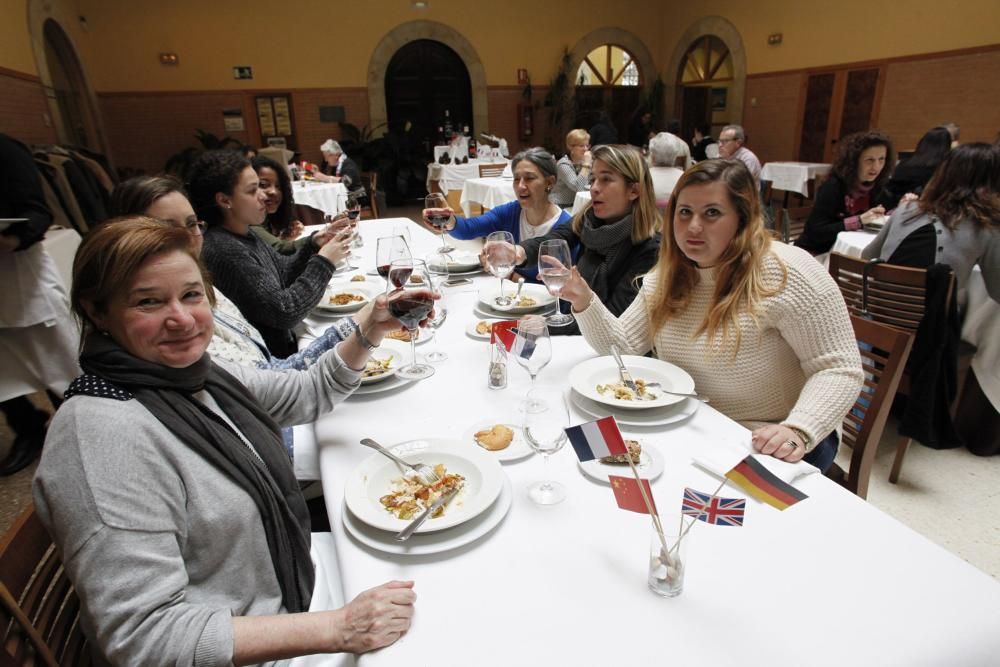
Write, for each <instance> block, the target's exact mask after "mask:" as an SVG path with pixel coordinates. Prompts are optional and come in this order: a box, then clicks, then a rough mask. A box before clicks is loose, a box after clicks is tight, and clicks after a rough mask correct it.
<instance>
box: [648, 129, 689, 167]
mask: <svg viewBox="0 0 1000 667" xmlns="http://www.w3.org/2000/svg"><path fill="white" fill-rule="evenodd" d="M683 146H684V140H683V139H681V138H680V137H678V136H677V135H675V134H670V133H669V132H660V133H659V134H657V135H656V136H655V137H653V138H652V139H650V140H649V160H650V163H651V164H652V165H653V166H654V167H675V166H677V158H678V157H680V156H681V155H682V154H683V153H684V147H683Z"/></svg>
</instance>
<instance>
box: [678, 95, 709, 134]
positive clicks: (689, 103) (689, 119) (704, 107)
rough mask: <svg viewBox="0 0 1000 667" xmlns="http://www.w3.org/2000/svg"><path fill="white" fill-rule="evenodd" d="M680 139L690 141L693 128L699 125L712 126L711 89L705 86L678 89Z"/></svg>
mask: <svg viewBox="0 0 1000 667" xmlns="http://www.w3.org/2000/svg"><path fill="white" fill-rule="evenodd" d="M680 93H681V94H680V96H679V97H680V104H679V105H678V106H679V107H680V114H679V115H680V118H681V138H682V139H684V140H685V141H690V140H691V137H693V136H694V128H695V127H697V126H698V125H699V124H700V123H708V124H709V125H711V124H712V111H711V109H710V102H709V100H710V98H711V93H712V89H711V88H709V87H707V86H681V88H680Z"/></svg>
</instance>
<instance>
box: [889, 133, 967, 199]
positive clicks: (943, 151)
mask: <svg viewBox="0 0 1000 667" xmlns="http://www.w3.org/2000/svg"><path fill="white" fill-rule="evenodd" d="M950 150H951V134H949V133H948V130H946V129H945V128H943V127H934V128H931V129H930V130H928V131H927V132H926V133H925V134H924V136H922V137H920V141H918V142H917V148H916V150H914V151H913V155H911V156H910V157H908V158H906V159H905V160H903V161H902V162H900V163H899V164H898V165H896V168H895V169H893V170H892V176H890V177H889V181H888V182H887V183H886V184H885V189H883V191H882V196H881V198H880V199H879V204H881V205H882V207H883V208H885V210H886V211H891V210H893V209H894V208H896V207H897V206H899V202H900V201H901V200H902V199H903V198H904V197H906V195H912V196H918V195H920V193H921V192H923V190H924V186H926V185H927V182H928V181H929V180H931V176H933V175H934V172H935V171H936V170H937V168H938V165H940V164H941V162H942V161H944V158H945V156H946V155H948V151H950Z"/></svg>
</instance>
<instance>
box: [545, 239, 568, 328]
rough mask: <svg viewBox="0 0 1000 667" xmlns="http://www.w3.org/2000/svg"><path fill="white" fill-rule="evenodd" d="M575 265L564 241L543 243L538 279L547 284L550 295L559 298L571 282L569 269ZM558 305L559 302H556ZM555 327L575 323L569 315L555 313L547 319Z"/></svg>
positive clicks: (554, 240)
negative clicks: (566, 285)
mask: <svg viewBox="0 0 1000 667" xmlns="http://www.w3.org/2000/svg"><path fill="white" fill-rule="evenodd" d="M572 264H573V256H572V255H571V254H570V252H569V244H568V243H566V241H565V240H564V239H552V240H550V241H542V245H541V246H539V248H538V277H539V278H541V280H542V282H543V283H545V287H547V288H548V290H549V294H551V295H552V296H554V297H556V298H558V297H559V295H560V294H561V293H562V288H563V286H564V285H565V284H566V281H567V280H569V268H570V266H572ZM556 304H557V305H558V301H557V302H556ZM545 321H546V322H548V323H549V324H551V325H552V326H554V327H564V326H566V325H567V324H571V323H572V322H573V316H572V315H570V314H569V313H561V312H559V310H558V309H557V310H556V312H555V313H553V314H552V315H549V316H548V317H546V318H545Z"/></svg>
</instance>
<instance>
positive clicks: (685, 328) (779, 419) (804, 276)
mask: <svg viewBox="0 0 1000 667" xmlns="http://www.w3.org/2000/svg"><path fill="white" fill-rule="evenodd" d="M781 263H783V264H784V265H785V267H786V268H787V271H788V281H787V283H786V285H785V288H784V289H783V290H782V291H781V292H779V293H778V294H776V295H774V296H772V297H768V298H766V299H763V300H762V302H761V303H760V308H759V313H758V324H755V323H754V321H753V320H752V319H751V318H750V317H749V316H748V315H743V316H741V317H740V318H739V327H740V331H741V333H742V343H741V344H740V349H739V354H738V355H737V356H736V357H735V358H733V349H734V347H735V340H734V339H733V337H732V336H731V337H730V338H729V339H727V340H725V341H722V340H721V334H719V337H717V338H716V344H715V345H713V346H712V348H711V349H710V348H709V345H708V340H707V338H706V336H705V334H704V333H703V334H700V335H699V336H697V338H696V337H695V336H694V334H695V332H696V331H697V330H698V327H699V326H700V325H701V322H702V319H703V318H704V315H705V313H706V312H707V310H708V307H709V304H710V303H711V299H712V292H713V290H714V289H715V280H714V275H713V273H714V271H713V269H699V270H698V275H699V278H700V280H699V283H698V285H697V286H695V288H694V293H693V294H692V298H691V302H690V305H689V306H688V308H687V310H685V312H683V313H682V314H681V315H680V316H678V317H676V318H673V319H671V320H668V321H667V323H666V324H665V325H664V326H663V328H662V329H660V330H659V331H657V332H656V333H655V335H653V333H652V332H651V331H650V319H649V314H650V307H651V305H652V304H653V303H654V299H655V296H654V292H655V289H656V276H655V273H654V274H650V275H649V276H647V277H646V279H645V280H644V281H643V286H642V289H641V290H640V291H639V294H638V296H637V297H636V298H635V301H633V302H632V305H631V306H629V308H628V310H626V311H625V312H624V313H622V315H621V317H619V318H615V317H614V316H613V315H612V314H611V313H610V312H608V309H607V308H605V307H604V305H603V304H602V303H601V302H600V300H599V299H593V300H592V301H591V305H590V306H588V307H587V309H586V310H584V311H583V312H581V313H577V314H576V317H577V320H578V321H579V323H580V330H581V331H582V332H583V335H584V337H585V338H586V340H587V342H588V343H590V345H591V346H592V347H593V348H594V349H595V350H597V351H598V352H599V353H601V354H606V353H608V351H609V349H610V346H611V344H612V343H615V344H617V345H618V347H619V349H621V350H622V351H623V352H627V353H630V354H645V353H646V352H648V351H649V350H651V349H653V350H655V355H656V357H657V358H659V359H663V360H664V361H669V362H670V363H673V364H676V365H677V366H680V367H681V368H683V369H684V370H686V371H687V372H688V373H690V374H691V377H693V378H694V381H695V386H696V387H697V391H698V393H699V394H702V395H703V396H706V397H708V398H710V399H711V405H712V407H714V408H716V409H717V410H719V411H720V412H722V413H723V414H725V415H726V416H728V417H730V418H731V419H734V420H736V421H738V422H740V423H741V424H743V425H744V426H746V427H747V428H749V429H751V430H752V429H754V428H757V427H758V426H761V425H763V424H766V423H782V424H787V425H788V426H792V427H795V428H798V429H801V430H802V431H804V432H805V433H806V434H807V435H808V436H809V438H810V440H811V441H812V445H815V444H816V443H817V442H819V440H821V439H823V438H825V437H826V436H827V435H829V434H830V433H831V432H832V431H833V430H834V429H836V428H837V427H838V426H839V425H840V422H841V420H843V418H844V415H846V414H847V411H848V410H850V408H851V406H852V405H853V404H854V400H855V399H856V398H857V397H858V393H859V392H860V390H861V384H862V382H863V379H864V378H863V375H862V371H861V357H860V355H859V354H858V347H857V343H856V341H855V338H854V331H853V329H852V327H851V321H850V318H849V317H848V314H847V307H846V306H845V304H844V299H843V297H842V296H841V294H840V291H839V290H838V289H837V285H836V283H834V281H833V279H832V278H831V277H830V276H829V275H828V274H827V273H826V271H824V270H823V266H822V265H821V264H820V263H819V262H817V261H816V260H815V259H813V258H812V256H811V255H809V254H808V253H807V252H805V251H803V250H800V249H799V248H794V247H792V246H788V245H785V244H784V243H778V242H774V243H772V244H771V253H769V254H768V255H767V256H766V257H765V259H764V265H765V271H764V276H765V280H766V282H765V284H778V283H777V281H780V280H781ZM772 281H774V282H772ZM812 445H811V446H812Z"/></svg>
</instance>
